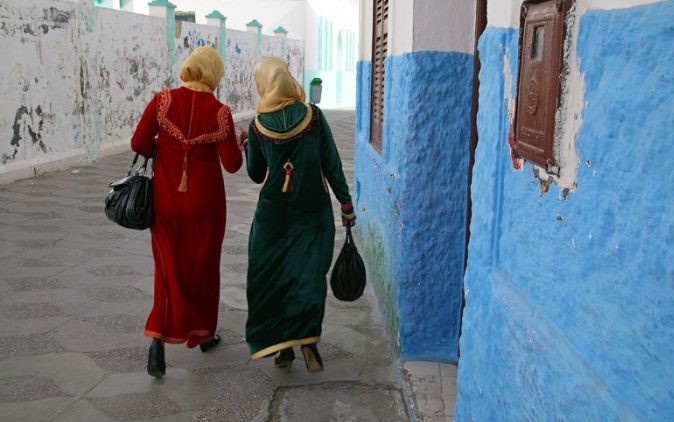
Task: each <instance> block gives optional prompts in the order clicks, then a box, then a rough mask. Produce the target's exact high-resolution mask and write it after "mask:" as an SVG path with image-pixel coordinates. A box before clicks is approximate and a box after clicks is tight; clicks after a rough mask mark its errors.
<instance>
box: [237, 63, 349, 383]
mask: <svg viewBox="0 0 674 422" xmlns="http://www.w3.org/2000/svg"><path fill="white" fill-rule="evenodd" d="M255 82H256V84H257V88H258V92H259V93H260V104H259V106H258V108H257V115H256V117H255V119H253V121H252V122H251V124H250V128H249V132H248V141H247V144H246V143H245V141H244V145H245V148H246V150H247V163H248V175H249V176H250V178H251V179H252V180H253V181H254V182H256V183H262V189H261V191H260V197H259V200H258V204H257V209H256V211H255V217H254V219H253V224H252V227H251V231H250V238H249V244H248V281H247V297H248V320H247V323H246V341H247V342H248V347H249V350H250V353H251V359H253V360H256V359H259V358H262V357H267V356H273V355H275V354H276V353H278V352H280V353H279V355H278V356H277V357H276V359H275V362H276V365H277V366H278V367H289V366H290V365H291V363H292V361H293V359H294V357H295V355H294V352H293V346H302V349H301V350H302V353H303V355H304V358H305V362H306V366H307V369H308V370H309V371H311V372H313V371H318V370H321V369H322V368H323V363H322V361H321V357H320V355H319V354H318V348H317V347H316V343H318V342H319V340H320V336H321V324H322V322H323V314H324V311H325V298H326V292H327V283H326V275H327V273H328V271H329V269H330V263H331V261H332V254H333V248H334V241H335V223H334V219H333V213H332V205H331V200H330V193H329V190H328V184H329V185H330V187H331V188H332V191H333V192H334V193H335V196H336V197H337V199H338V200H339V202H340V203H341V204H342V221H343V224H345V225H353V224H354V222H355V216H354V214H353V207H352V205H351V196H350V195H349V188H348V186H347V184H346V180H345V178H344V173H343V171H342V163H341V160H340V158H339V153H338V152H337V148H336V146H335V141H334V139H333V137H332V133H331V131H330V127H329V126H328V122H327V121H326V119H325V117H324V115H323V113H322V112H321V110H320V109H319V108H318V107H316V106H315V105H310V104H307V103H305V96H304V90H303V89H302V87H301V86H300V85H299V84H298V83H297V82H296V81H295V80H294V79H293V77H292V76H291V75H290V73H289V72H288V65H287V63H286V62H284V61H283V60H281V59H277V58H266V59H264V60H263V61H261V62H260V63H259V64H258V65H257V66H256V68H255Z"/></svg>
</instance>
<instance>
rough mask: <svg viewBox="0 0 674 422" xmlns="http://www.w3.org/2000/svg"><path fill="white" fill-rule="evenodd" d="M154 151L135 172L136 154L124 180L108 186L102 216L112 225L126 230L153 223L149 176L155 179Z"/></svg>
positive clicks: (141, 228)
mask: <svg viewBox="0 0 674 422" xmlns="http://www.w3.org/2000/svg"><path fill="white" fill-rule="evenodd" d="M155 154H156V153H155V150H154V148H152V154H151V155H150V157H146V158H145V161H144V162H143V164H142V165H140V166H139V167H138V168H137V169H134V167H135V165H136V163H137V162H138V156H139V155H140V154H136V156H135V157H134V158H133V162H132V163H131V167H130V168H129V172H128V173H127V174H126V177H125V178H123V179H120V180H117V181H116V182H112V183H110V185H109V186H110V187H111V188H112V189H111V190H110V193H108V196H106V197H105V215H106V216H107V217H108V218H109V219H110V220H111V221H113V222H115V223H117V224H119V225H120V226H122V227H126V228H127V229H135V230H144V229H147V228H149V227H151V226H152V223H154V200H153V196H152V195H153V189H152V177H153V176H154V164H155V160H156V158H155ZM150 158H152V168H151V171H150V173H149V174H148V171H147V162H148V160H149V159H150Z"/></svg>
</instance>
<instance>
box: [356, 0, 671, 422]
mask: <svg viewBox="0 0 674 422" xmlns="http://www.w3.org/2000/svg"><path fill="white" fill-rule="evenodd" d="M520 3H521V2H520V1H507V2H505V1H504V2H500V1H490V2H489V9H488V12H489V16H488V22H489V24H488V27H487V30H486V31H485V32H484V34H483V35H482V37H481V39H480V42H479V53H480V59H481V62H482V69H481V72H480V104H479V115H478V128H479V129H478V130H479V143H478V147H477V153H476V161H475V168H474V173H473V183H472V200H473V217H472V224H471V233H472V237H471V240H470V247H469V256H468V269H467V273H466V277H465V280H464V281H465V289H466V293H467V295H466V308H465V310H464V317H463V327H462V337H461V343H460V344H461V361H460V364H459V374H458V391H459V395H458V401H457V409H456V420H457V421H480V422H481V421H549V420H569V421H618V420H620V421H663V422H664V421H671V420H673V418H674V383H673V382H672V380H674V363H672V357H673V356H674V193H673V192H674V191H673V190H672V188H671V187H672V186H674V173H673V172H672V171H670V169H671V168H672V167H673V166H674V153H673V152H672V147H673V146H674V137H673V135H672V127H673V126H674V120H673V119H674V117H673V116H674V88H673V87H674V73H673V72H672V69H673V68H674V50H673V49H672V42H673V41H674V1H672V0H669V1H644V0H641V1H636V0H621V1H609V0H577V1H576V6H575V7H574V9H573V10H572V19H571V20H570V26H569V37H568V39H567V51H568V55H567V57H566V60H567V63H568V65H569V72H568V75H567V76H566V78H565V83H564V89H563V98H562V106H561V109H560V111H559V112H558V115H557V116H558V133H557V137H556V139H557V148H558V154H559V157H560V159H561V161H562V162H563V164H562V167H563V168H562V169H561V173H560V176H559V177H551V178H549V177H548V176H547V175H545V174H543V173H542V172H541V170H540V169H534V167H533V166H532V165H531V164H530V163H525V162H521V161H519V160H515V161H513V160H512V159H511V156H510V150H509V147H508V132H509V129H510V127H511V125H512V112H513V110H514V100H515V93H516V86H515V85H516V78H517V50H518V28H517V27H518V25H519V6H520ZM361 165H362V163H361ZM515 167H521V168H522V170H521V171H518V170H516V169H515ZM534 171H537V173H538V176H535V175H534V174H533V173H534ZM548 183H552V184H551V186H550V187H549V191H548V192H547V193H545V190H546V187H547V184H548ZM542 192H543V194H542Z"/></svg>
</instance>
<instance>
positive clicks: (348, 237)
mask: <svg viewBox="0 0 674 422" xmlns="http://www.w3.org/2000/svg"><path fill="white" fill-rule="evenodd" d="M344 244H345V245H349V244H351V245H353V235H352V234H351V226H346V239H345V240H344Z"/></svg>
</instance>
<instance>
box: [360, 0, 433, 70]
mask: <svg viewBox="0 0 674 422" xmlns="http://www.w3.org/2000/svg"><path fill="white" fill-rule="evenodd" d="M422 1H423V0H422ZM433 1H435V0H433ZM414 3H415V1H414V0H389V26H388V28H389V29H388V39H389V52H388V54H389V55H393V56H398V55H401V54H404V53H409V52H412V51H414ZM370 13H373V12H370ZM370 16H372V15H370ZM370 22H372V18H370ZM371 25H372V23H370V28H372V26H371ZM371 39H372V29H370V40H371ZM370 43H372V41H370ZM370 55H371V54H370ZM370 60H371V58H370Z"/></svg>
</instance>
